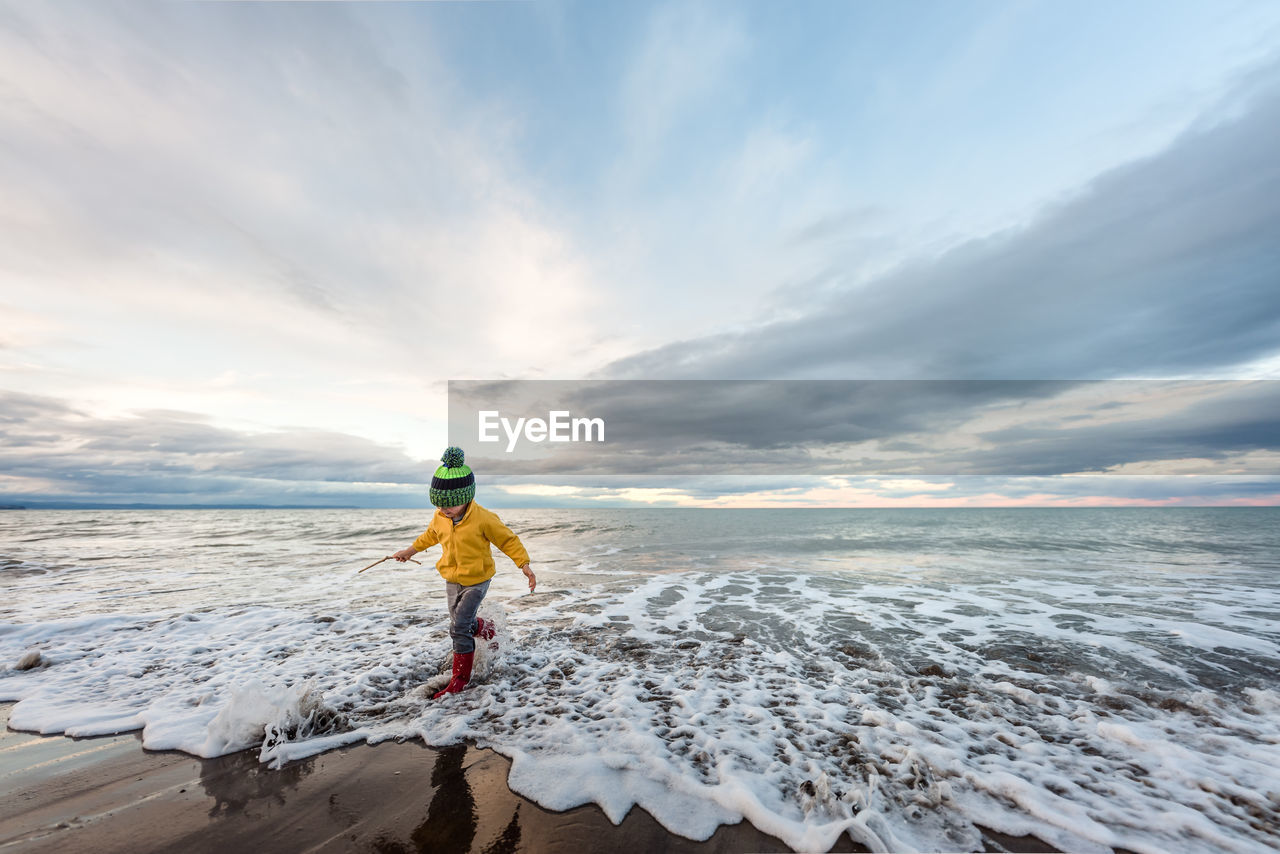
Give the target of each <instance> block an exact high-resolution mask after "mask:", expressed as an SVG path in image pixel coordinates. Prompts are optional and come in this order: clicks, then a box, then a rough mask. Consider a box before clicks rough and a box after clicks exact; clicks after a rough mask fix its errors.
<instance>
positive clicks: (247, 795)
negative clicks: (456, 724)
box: [0, 703, 863, 854]
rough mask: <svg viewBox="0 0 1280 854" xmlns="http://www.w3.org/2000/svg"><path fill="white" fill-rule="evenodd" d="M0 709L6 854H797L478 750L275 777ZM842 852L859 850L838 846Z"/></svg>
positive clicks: (374, 757) (137, 738)
mask: <svg viewBox="0 0 1280 854" xmlns="http://www.w3.org/2000/svg"><path fill="white" fill-rule="evenodd" d="M11 707H12V704H10V703H5V704H0V851H4V852H9V851H14V852H45V851H47V852H55V851H56V852H68V854H70V852H174V854H177V852H223V851H228V850H246V851H248V850H252V851H257V852H303V851H307V852H336V851H377V852H380V854H401V852H406V854H407V852H417V851H434V852H440V854H447V852H454V851H456V852H464V851H478V852H479V851H483V852H486V854H505V852H518V851H537V852H550V854H557V852H564V854H569V852H589V851H600V852H617V851H654V852H668V851H669V852H677V854H730V852H743V851H762V852H763V851H776V852H785V851H790V850H791V849H789V848H788V847H787V846H786V845H785V844H783V843H782V842H781V840H778V839H777V838H775V837H772V836H769V835H768V834H765V833H763V832H761V831H759V830H757V829H756V828H755V827H753V826H752V825H751V824H749V823H748V822H746V821H743V822H740V823H739V824H736V825H726V826H722V827H720V828H718V829H717V830H716V833H715V834H714V835H713V836H712V837H711V838H710V839H708V840H706V841H705V842H694V841H692V840H688V839H685V838H683V837H680V836H676V835H675V834H672V833H670V832H669V831H667V830H666V829H665V828H663V827H662V826H661V825H660V824H658V822H657V821H656V820H655V819H654V818H653V817H652V816H651V815H649V814H648V813H647V812H645V811H644V810H643V809H640V808H634V809H632V810H631V811H630V812H629V813H628V814H627V817H626V818H625V819H624V820H623V822H622V823H621V824H620V825H617V826H615V825H613V824H612V823H611V822H610V821H609V820H608V819H607V818H606V817H605V815H604V813H603V812H602V811H601V810H600V809H599V807H597V806H595V805H594V804H587V805H584V806H581V807H576V808H574V809H572V810H568V811H566V812H552V811H550V810H547V809H544V808H542V807H540V806H538V805H537V804H536V803H534V802H533V801H531V800H529V799H528V798H524V797H522V796H520V795H517V794H515V793H513V792H512V791H511V790H510V789H509V788H508V787H507V775H508V773H509V771H510V762H509V761H508V760H507V759H506V758H505V757H503V756H501V755H500V754H498V753H495V752H494V751H492V750H489V749H485V748H478V747H475V746H474V745H458V746H454V747H447V748H434V747H429V746H427V745H425V744H423V743H422V742H421V741H419V740H416V739H415V740H413V741H406V742H384V743H382V744H376V745H367V744H356V745H351V746H349V747H345V748H337V749H335V750H331V751H328V752H326V753H321V754H318V755H316V756H313V757H310V758H307V759H301V760H297V761H294V762H291V763H289V764H288V765H286V766H284V767H283V768H281V769H278V770H272V769H270V768H268V767H267V766H266V765H264V764H262V763H260V762H259V761H258V751H257V749H250V750H244V751H240V752H238V753H232V754H228V755H226V756H220V757H217V758H215V759H200V758H198V757H194V756H191V755H188V754H186V753H181V752H179V751H148V750H144V749H143V748H142V744H141V742H142V739H141V735H140V733H137V732H132V733H125V734H121V735H105V736H94V737H90V738H70V737H67V736H62V735H50V736H42V735H35V734H31V733H22V732H17V731H14V730H10V729H9V728H8V717H9V715H8V712H9V709H10V708H11ZM842 843H844V844H841V845H837V846H836V847H835V848H834V849H832V850H834V851H858V850H863V849H860V848H858V847H856V846H851V845H849V840H848V839H847V837H845V838H843V839H842Z"/></svg>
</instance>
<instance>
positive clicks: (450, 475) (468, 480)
mask: <svg viewBox="0 0 1280 854" xmlns="http://www.w3.org/2000/svg"><path fill="white" fill-rule="evenodd" d="M462 460H463V456H462V449H461V448H453V447H449V448H445V449H444V455H443V456H442V457H440V462H442V463H444V465H442V466H440V468H438V469H436V473H435V476H434V477H432V478H431V503H432V504H434V505H435V506H436V507H460V506H461V505H463V504H466V503H467V502H468V501H471V500H472V499H474V498H475V497H476V477H475V475H473V474H472V473H471V469H470V467H468V466H466V465H464V464H463V462H462Z"/></svg>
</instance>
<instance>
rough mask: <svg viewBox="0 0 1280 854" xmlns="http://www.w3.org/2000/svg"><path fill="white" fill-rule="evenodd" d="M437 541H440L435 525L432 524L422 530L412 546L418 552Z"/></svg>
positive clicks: (423, 550)
mask: <svg viewBox="0 0 1280 854" xmlns="http://www.w3.org/2000/svg"><path fill="white" fill-rule="evenodd" d="M438 542H440V535H439V534H437V533H436V529H435V526H434V525H432V526H431V527H430V528H427V530H425V531H423V532H422V534H421V535H419V537H418V539H416V540H414V541H413V547H414V548H415V549H417V550H418V551H420V552H425V551H426V550H427V549H429V548H431V547H432V546H434V545H435V544H436V543H438Z"/></svg>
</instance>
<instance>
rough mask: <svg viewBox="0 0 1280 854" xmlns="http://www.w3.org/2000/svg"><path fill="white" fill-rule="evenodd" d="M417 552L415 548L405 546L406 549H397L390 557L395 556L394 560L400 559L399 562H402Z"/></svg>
mask: <svg viewBox="0 0 1280 854" xmlns="http://www.w3.org/2000/svg"><path fill="white" fill-rule="evenodd" d="M417 553H418V552H417V551H416V550H415V549H413V548H412V547H410V548H407V549H401V550H400V551H398V552H396V553H395V554H393V555H392V557H393V558H395V559H396V560H398V561H400V562H401V563H404V562H405V561H406V560H408V559H409V558H411V557H413V556H414V555H416V554H417Z"/></svg>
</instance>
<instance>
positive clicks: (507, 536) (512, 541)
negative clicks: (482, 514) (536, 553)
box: [484, 516, 529, 566]
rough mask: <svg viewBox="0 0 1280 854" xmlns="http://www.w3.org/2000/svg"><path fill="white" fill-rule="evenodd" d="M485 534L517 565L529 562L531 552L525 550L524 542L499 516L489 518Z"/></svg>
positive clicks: (486, 537)
mask: <svg viewBox="0 0 1280 854" xmlns="http://www.w3.org/2000/svg"><path fill="white" fill-rule="evenodd" d="M484 535H485V539H487V540H488V541H489V542H491V543H493V544H494V545H495V546H497V547H498V548H500V549H502V553H503V554H505V555H506V556H507V557H509V558H511V560H512V561H514V562H515V565H516V566H524V565H525V564H526V563H528V562H529V553H528V552H527V551H525V550H524V543H522V542H520V538H519V537H517V536H516V535H515V534H513V533H512V532H511V529H510V528H508V527H507V526H506V525H504V524H502V522H501V521H500V520H499V519H498V517H497V516H493V517H491V518H490V519H488V520H487V524H486V525H485V531H484Z"/></svg>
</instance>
